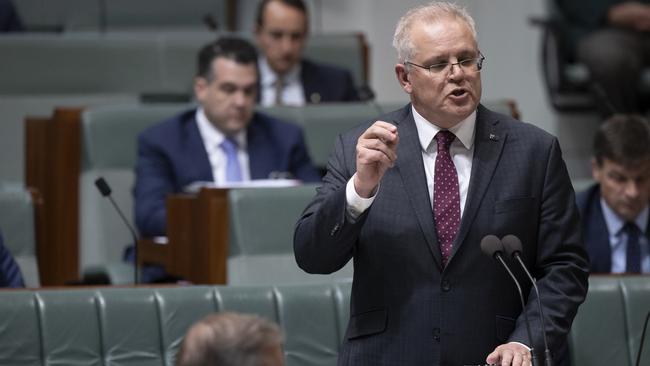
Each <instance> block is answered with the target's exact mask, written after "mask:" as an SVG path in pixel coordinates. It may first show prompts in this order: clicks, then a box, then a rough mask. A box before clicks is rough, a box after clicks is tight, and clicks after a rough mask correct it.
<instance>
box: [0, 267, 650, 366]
mask: <svg viewBox="0 0 650 366" xmlns="http://www.w3.org/2000/svg"><path fill="white" fill-rule="evenodd" d="M350 289H351V284H350V283H349V282H337V283H330V284H310V285H283V286H239V287H236V286H194V287H142V288H99V289H65V290H37V291H33V290H23V291H21V290H4V291H0V365H11V366H27V365H29V366H37V365H110V366H113V365H120V366H122V365H123V366H129V365H134V366H135V365H138V366H139V365H161V366H162V365H165V366H172V365H173V361H174V355H175V354H176V351H177V350H178V347H179V344H180V343H181V341H182V337H183V334H184V333H185V331H186V330H187V328H188V327H189V326H190V324H192V323H193V322H195V321H196V320H198V319H199V318H201V317H203V316H205V315H207V314H208V313H211V312H215V311H221V310H231V311H239V312H244V313H254V314H259V315H262V316H265V317H267V318H269V319H272V320H274V321H276V322H278V323H279V324H280V326H281V327H282V329H283V330H284V332H285V335H286V342H285V356H286V360H287V365H288V366H294V365H295V366H311V365H323V366H325V365H335V364H336V357H337V354H338V347H339V344H340V343H341V341H342V340H343V336H344V332H345V327H346V324H347V319H348V317H349V307H348V304H349V294H350ZM648 310H650V279H649V278H648V277H645V276H638V277H634V276H628V277H626V276H592V277H591V278H590V288H589V294H588V296H587V300H586V302H585V303H584V304H583V305H582V307H581V308H580V310H579V312H578V316H577V317H576V319H575V321H574V324H573V328H572V331H571V334H570V343H569V345H570V349H571V357H572V365H573V366H612V365H616V366H633V365H634V362H635V360H636V352H637V350H638V348H639V344H640V336H641V332H642V328H643V321H644V319H645V316H646V314H647V312H648ZM647 343H650V341H649V340H646V347H645V351H644V353H643V357H642V359H641V365H648V364H650V350H649V349H648V347H647V346H648V345H647Z"/></svg>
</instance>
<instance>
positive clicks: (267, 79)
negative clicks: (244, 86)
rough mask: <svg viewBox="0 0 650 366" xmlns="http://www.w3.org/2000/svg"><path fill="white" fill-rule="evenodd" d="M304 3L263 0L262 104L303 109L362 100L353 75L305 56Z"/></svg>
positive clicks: (260, 15)
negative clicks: (329, 103) (307, 106)
mask: <svg viewBox="0 0 650 366" xmlns="http://www.w3.org/2000/svg"><path fill="white" fill-rule="evenodd" d="M308 24H309V23H308V20H307V8H306V7H305V3H304V2H303V1H302V0H262V1H261V2H260V4H259V7H258V10H257V28H256V30H255V36H256V39H257V44H258V45H259V47H260V49H261V51H262V53H263V55H262V57H261V58H260V86H261V93H260V103H261V104H262V105H263V106H270V105H294V106H301V105H304V104H306V103H320V102H351V101H357V100H359V96H358V93H357V90H356V89H355V86H354V82H353V81H352V75H350V72H349V71H347V70H344V69H341V68H339V67H335V66H331V65H325V64H322V63H316V62H313V61H310V60H307V59H304V58H303V57H302V51H303V49H304V47H305V42H306V41H307V33H308V29H309V26H308Z"/></svg>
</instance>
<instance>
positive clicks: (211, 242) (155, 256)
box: [138, 188, 229, 284]
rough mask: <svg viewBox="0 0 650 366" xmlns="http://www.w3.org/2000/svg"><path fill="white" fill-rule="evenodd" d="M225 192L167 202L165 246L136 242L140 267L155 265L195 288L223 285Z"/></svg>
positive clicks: (204, 192) (175, 197)
mask: <svg viewBox="0 0 650 366" xmlns="http://www.w3.org/2000/svg"><path fill="white" fill-rule="evenodd" d="M228 233H229V221H228V190H227V189H215V188H202V189H201V190H200V191H199V193H198V194H175V195H171V196H170V197H169V198H168V199H167V238H168V243H167V244H156V243H154V242H153V241H152V240H141V241H140V242H139V245H140V246H139V260H138V262H139V263H140V264H146V263H157V264H162V265H164V266H165V269H166V271H167V272H168V273H169V274H171V275H174V276H179V277H182V278H184V279H186V280H188V281H190V282H192V283H195V284H225V283H226V281H227V278H226V264H227V258H228V246H229V234H228Z"/></svg>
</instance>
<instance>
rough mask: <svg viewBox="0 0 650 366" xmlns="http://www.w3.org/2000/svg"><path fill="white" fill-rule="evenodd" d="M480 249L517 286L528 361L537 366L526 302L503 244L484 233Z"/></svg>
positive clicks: (494, 237)
mask: <svg viewBox="0 0 650 366" xmlns="http://www.w3.org/2000/svg"><path fill="white" fill-rule="evenodd" d="M481 250H482V251H483V253H485V254H486V255H488V256H489V257H491V258H493V259H495V260H497V261H498V262H499V263H500V264H501V266H503V268H505V270H506V272H508V274H509V275H510V278H512V281H513V282H514V283H515V285H516V286H517V291H518V292H519V300H520V301H521V311H522V312H523V313H524V320H525V322H526V332H527V333H528V342H529V343H530V355H531V360H530V361H531V363H532V365H533V366H537V365H538V360H537V355H536V354H535V350H534V348H533V337H532V335H531V332H530V321H529V320H528V313H527V312H526V303H525V302H524V294H523V292H522V291H521V285H520V284H519V281H517V278H516V277H515V275H514V274H513V273H512V271H511V270H510V267H508V265H507V264H506V262H505V261H504V260H503V244H502V243H501V240H499V238H497V237H496V236H495V235H486V236H485V237H483V239H481Z"/></svg>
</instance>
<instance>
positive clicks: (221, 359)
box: [176, 312, 283, 366]
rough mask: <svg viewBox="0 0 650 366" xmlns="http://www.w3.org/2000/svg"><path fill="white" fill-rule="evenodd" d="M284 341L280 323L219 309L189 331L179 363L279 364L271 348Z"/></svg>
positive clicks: (205, 365)
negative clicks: (271, 353)
mask: <svg viewBox="0 0 650 366" xmlns="http://www.w3.org/2000/svg"><path fill="white" fill-rule="evenodd" d="M282 343H283V337H282V333H281V331H280V328H279V327H278V326H277V324H275V323H273V322H271V321H269V320H267V319H264V318H261V317H259V316H256V315H247V314H239V313H234V312H220V313H216V314H212V315H208V316H207V317H205V318H203V319H201V320H200V321H198V322H196V323H195V324H194V325H193V326H192V327H191V328H190V329H189V330H188V332H187V335H186V336H185V339H184V340H183V343H182V345H181V348H180V351H179V353H178V356H177V359H176V365H177V366H208V365H210V366H212V365H219V366H262V365H263V366H272V365H273V366H276V365H275V363H273V364H272V363H271V362H272V360H271V359H270V358H269V354H268V351H269V350H270V349H273V348H275V347H278V348H280V347H282Z"/></svg>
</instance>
